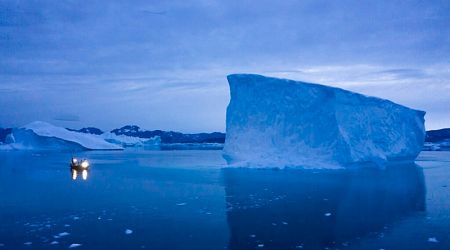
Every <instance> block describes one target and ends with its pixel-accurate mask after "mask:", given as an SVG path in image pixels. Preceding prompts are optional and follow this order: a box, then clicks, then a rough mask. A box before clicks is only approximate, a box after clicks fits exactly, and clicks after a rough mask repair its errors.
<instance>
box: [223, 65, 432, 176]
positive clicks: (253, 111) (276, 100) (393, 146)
mask: <svg viewBox="0 0 450 250" xmlns="http://www.w3.org/2000/svg"><path fill="white" fill-rule="evenodd" d="M228 82H229V84H230V92H231V100H230V104H229V105H228V108H227V128H226V140H225V147H224V157H225V159H226V160H227V161H228V163H229V164H231V165H236V166H248V167H289V166H300V167H305V168H341V167H352V166H361V165H366V164H368V165H377V166H384V165H386V164H387V163H389V162H391V161H413V160H414V159H415V158H416V157H417V155H418V154H419V152H420V151H421V148H422V146H423V142H424V137H425V128H424V115H425V112H423V111H419V110H414V109H410V108H407V107H405V106H402V105H399V104H396V103H393V102H391V101H388V100H384V99H380V98H376V97H369V96H365V95H361V94H357V93H354V92H350V91H347V90H343V89H339V88H334V87H328V86H324V85H319V84H312V83H305V82H298V81H292V80H286V79H278V78H271V77H264V76H261V75H252V74H235V75H229V76H228Z"/></svg>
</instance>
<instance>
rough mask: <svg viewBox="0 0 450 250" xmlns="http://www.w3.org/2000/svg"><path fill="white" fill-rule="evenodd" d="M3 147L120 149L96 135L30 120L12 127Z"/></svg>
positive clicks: (19, 148)
mask: <svg viewBox="0 0 450 250" xmlns="http://www.w3.org/2000/svg"><path fill="white" fill-rule="evenodd" d="M6 143H7V144H6V145H3V148H4V149H8V148H9V149H18V150H21V149H28V150H69V149H70V150H120V149H123V148H122V147H121V146H119V145H116V144H112V143H109V142H107V141H105V140H104V139H103V138H102V137H100V136H98V135H91V134H84V133H79V132H73V131H69V130H67V129H65V128H62V127H57V126H54V125H52V124H49V123H46V122H40V121H36V122H32V123H30V124H28V125H26V126H24V127H21V128H17V129H13V131H12V134H10V135H8V138H7V139H6Z"/></svg>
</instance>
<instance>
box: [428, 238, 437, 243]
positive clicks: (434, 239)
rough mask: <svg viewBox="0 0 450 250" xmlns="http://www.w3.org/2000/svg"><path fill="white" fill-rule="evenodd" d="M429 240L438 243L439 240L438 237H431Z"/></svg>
mask: <svg viewBox="0 0 450 250" xmlns="http://www.w3.org/2000/svg"><path fill="white" fill-rule="evenodd" d="M428 242H433V243H438V242H439V241H438V240H437V239H436V237H430V238H428Z"/></svg>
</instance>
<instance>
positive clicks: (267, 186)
mask: <svg viewBox="0 0 450 250" xmlns="http://www.w3.org/2000/svg"><path fill="white" fill-rule="evenodd" d="M223 178H224V185H225V191H226V202H227V221H228V226H229V227H230V232H231V237H230V241H229V248H230V249H253V248H256V247H264V248H265V249H267V248H269V249H292V248H304V249H324V248H341V247H342V246H346V245H347V244H351V243H352V241H354V240H355V239H358V238H362V237H364V236H366V235H368V234H369V233H371V232H372V233H373V232H375V233H376V232H380V231H382V230H383V228H384V227H385V226H387V225H389V224H391V223H393V222H395V221H398V220H400V219H402V218H405V217H407V216H408V215H411V214H412V213H414V212H418V211H424V210H425V183H424V176H423V172H422V169H421V168H419V167H417V166H416V165H414V164H409V165H401V166H391V167H388V168H387V169H385V170H378V169H367V168H365V169H353V170H297V169H286V170H268V169H260V170H258V169H237V168H234V169H232V168H228V169H224V170H223Z"/></svg>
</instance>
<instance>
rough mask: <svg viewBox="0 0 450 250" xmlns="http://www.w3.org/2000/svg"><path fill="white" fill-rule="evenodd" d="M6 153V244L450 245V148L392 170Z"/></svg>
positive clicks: (166, 155) (142, 154)
mask: <svg viewBox="0 0 450 250" xmlns="http://www.w3.org/2000/svg"><path fill="white" fill-rule="evenodd" d="M78 156H80V157H86V158H88V159H90V161H91V163H92V167H91V170H90V171H89V172H87V173H84V174H83V173H77V175H76V176H75V175H74V174H73V173H72V172H71V171H70V169H69V165H68V162H69V161H70V158H71V154H69V153H59V152H58V153H55V152H8V153H6V152H0V160H1V162H0V249H377V250H378V249H386V250H387V249H450V152H423V153H422V154H421V155H420V157H419V158H418V161H417V162H416V163H417V165H414V164H410V165H397V166H392V167H389V168H387V169H385V170H374V169H361V170H298V169H285V170H274V169H265V170H258V169H239V168H235V169H232V168H224V167H225V166H226V164H225V161H224V160H223V159H222V157H221V152H220V151H124V152H85V153H82V154H80V155H78Z"/></svg>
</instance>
